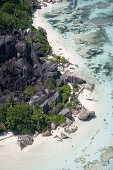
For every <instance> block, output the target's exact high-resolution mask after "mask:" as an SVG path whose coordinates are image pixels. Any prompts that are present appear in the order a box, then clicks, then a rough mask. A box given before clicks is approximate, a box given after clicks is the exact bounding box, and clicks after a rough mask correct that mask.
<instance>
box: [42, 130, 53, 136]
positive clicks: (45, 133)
mask: <svg viewBox="0 0 113 170" xmlns="http://www.w3.org/2000/svg"><path fill="white" fill-rule="evenodd" d="M51 135H52V134H51V131H50V130H47V131H45V132H43V133H42V136H51Z"/></svg>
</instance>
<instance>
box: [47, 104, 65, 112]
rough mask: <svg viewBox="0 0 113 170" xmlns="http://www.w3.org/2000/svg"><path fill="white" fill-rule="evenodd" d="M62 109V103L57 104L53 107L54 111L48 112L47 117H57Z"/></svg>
mask: <svg viewBox="0 0 113 170" xmlns="http://www.w3.org/2000/svg"><path fill="white" fill-rule="evenodd" d="M63 108H64V104H63V103H58V104H57V105H56V106H55V109H54V110H50V111H49V112H48V114H49V115H53V114H55V115H57V114H58V113H59V112H60V111H61V110H62V109H63Z"/></svg>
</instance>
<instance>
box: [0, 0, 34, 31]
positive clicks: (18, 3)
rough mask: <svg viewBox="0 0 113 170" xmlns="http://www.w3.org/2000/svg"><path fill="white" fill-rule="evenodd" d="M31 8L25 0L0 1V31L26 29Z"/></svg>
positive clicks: (29, 22)
mask: <svg viewBox="0 0 113 170" xmlns="http://www.w3.org/2000/svg"><path fill="white" fill-rule="evenodd" d="M32 13H33V9H32V7H31V6H30V5H29V3H28V1H27V0H8V1H6V0H2V1H0V29H12V28H21V29H24V28H27V27H28V26H29V25H30V24H31V22H32V19H31V14H32Z"/></svg>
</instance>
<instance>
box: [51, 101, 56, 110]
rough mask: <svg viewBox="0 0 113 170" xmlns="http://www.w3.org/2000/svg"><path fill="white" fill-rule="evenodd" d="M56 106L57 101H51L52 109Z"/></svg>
mask: <svg viewBox="0 0 113 170" xmlns="http://www.w3.org/2000/svg"><path fill="white" fill-rule="evenodd" d="M55 106H56V102H54V101H52V102H51V103H50V107H51V109H53V107H55Z"/></svg>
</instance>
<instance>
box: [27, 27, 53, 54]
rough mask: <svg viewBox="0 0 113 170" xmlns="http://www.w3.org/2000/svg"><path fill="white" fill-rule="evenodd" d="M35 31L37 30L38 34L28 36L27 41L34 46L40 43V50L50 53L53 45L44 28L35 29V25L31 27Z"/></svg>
mask: <svg viewBox="0 0 113 170" xmlns="http://www.w3.org/2000/svg"><path fill="white" fill-rule="evenodd" d="M31 29H32V30H33V31H36V32H37V35H36V36H35V37H32V38H27V39H26V41H27V42H28V43H29V44H30V45H31V46H32V45H33V44H34V43H38V44H39V45H40V51H42V52H44V53H46V54H49V53H50V52H51V46H50V45H49V42H48V40H47V38H46V36H45V33H44V31H43V30H40V29H38V30H37V29H35V28H34V27H33V26H32V27H31Z"/></svg>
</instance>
